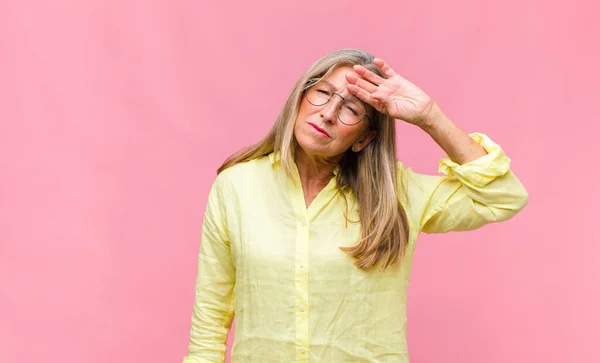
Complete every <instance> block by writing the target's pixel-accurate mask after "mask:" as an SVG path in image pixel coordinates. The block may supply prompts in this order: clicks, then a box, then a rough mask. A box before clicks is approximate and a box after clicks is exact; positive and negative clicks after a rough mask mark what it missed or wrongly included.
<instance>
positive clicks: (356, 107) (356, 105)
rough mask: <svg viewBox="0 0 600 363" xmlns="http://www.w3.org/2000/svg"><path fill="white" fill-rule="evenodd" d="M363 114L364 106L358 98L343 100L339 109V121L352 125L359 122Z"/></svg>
mask: <svg viewBox="0 0 600 363" xmlns="http://www.w3.org/2000/svg"><path fill="white" fill-rule="evenodd" d="M364 114H365V107H364V106H363V105H362V104H361V103H360V102H359V101H358V100H352V99H349V100H345V101H344V102H342V107H341V109H340V114H339V117H340V121H342V122H343V123H345V124H346V125H354V124H357V123H359V122H360V120H361V119H362V118H363V116H364Z"/></svg>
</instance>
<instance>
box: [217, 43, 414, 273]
mask: <svg viewBox="0 0 600 363" xmlns="http://www.w3.org/2000/svg"><path fill="white" fill-rule="evenodd" d="M356 64H360V65H362V66H364V67H366V68H367V69H369V70H371V71H373V72H375V73H376V74H378V75H379V76H381V77H383V78H387V77H386V76H385V75H384V74H383V73H382V72H381V71H380V70H379V68H377V66H376V65H375V64H373V56H372V55H371V54H369V53H367V52H364V51H362V50H359V49H341V50H338V51H335V52H333V53H330V54H328V55H326V56H324V57H323V58H321V59H319V60H318V61H316V62H315V63H314V64H313V65H312V66H311V67H310V68H309V69H308V70H307V71H306V72H305V73H304V74H303V75H302V76H301V77H300V79H298V81H297V82H296V84H295V86H294V88H293V90H292V92H291V94H290V95H289V97H288V99H287V100H286V102H285V104H284V106H283V108H282V109H281V111H280V113H279V115H278V116H277V120H276V121H275V123H274V125H273V127H272V128H271V130H270V131H269V133H268V134H267V135H266V136H265V137H264V138H263V139H262V140H260V141H259V142H257V143H256V144H254V145H252V146H249V147H246V148H244V149H242V150H240V151H238V152H237V153H235V154H233V155H232V156H230V157H229V158H228V159H227V160H226V161H225V162H224V163H223V165H221V166H220V167H219V169H218V171H217V173H220V172H222V171H223V170H225V169H227V168H229V167H231V166H233V165H235V164H237V163H241V162H245V161H250V160H253V159H256V158H260V157H263V156H266V155H268V154H270V153H271V152H279V153H280V157H281V166H282V167H283V168H284V171H285V173H286V174H287V175H288V176H290V177H291V176H292V175H293V163H295V158H294V156H295V150H296V147H297V141H296V138H295V136H294V123H295V121H296V117H297V115H298V111H299V108H300V104H301V102H302V97H303V96H304V90H305V89H306V88H307V86H308V84H309V80H310V79H314V78H324V77H326V76H328V75H329V74H330V73H331V72H332V71H333V70H335V69H336V68H338V67H341V66H353V65H356ZM371 121H372V122H371V123H370V125H369V127H370V128H372V129H375V130H376V131H377V134H376V136H375V138H374V139H373V140H371V142H370V143H369V144H368V145H367V146H366V147H365V148H364V149H363V150H361V151H360V152H359V153H355V152H353V151H351V150H348V151H346V152H345V153H344V154H343V155H342V157H341V159H340V162H339V170H338V174H337V183H336V187H337V189H338V191H339V192H340V194H341V195H344V197H345V193H344V191H345V190H348V189H349V190H350V191H351V192H352V194H353V195H354V197H355V198H356V202H357V205H358V209H359V217H360V226H361V236H360V239H359V241H358V242H357V243H356V244H354V245H352V246H348V247H340V249H341V250H342V251H344V252H345V253H346V254H348V255H349V256H351V257H352V258H353V259H354V264H355V265H356V266H357V267H359V268H363V269H367V268H370V267H373V266H374V265H376V264H377V263H379V262H381V266H382V270H383V269H385V268H387V267H388V266H391V265H394V264H396V263H399V262H400V260H401V257H402V256H403V255H404V252H405V250H406V245H407V243H408V240H409V233H410V228H409V225H408V219H407V216H406V211H405V210H404V208H403V206H402V204H401V203H400V201H399V197H402V195H399V193H401V194H404V193H405V190H406V189H405V186H404V183H400V185H401V187H400V188H398V186H399V184H398V182H397V174H398V171H397V165H396V142H395V140H396V139H395V136H396V127H395V125H396V124H395V120H394V119H393V118H392V117H390V116H388V115H385V114H383V113H380V112H378V111H377V110H375V109H373V117H372V120H371ZM347 206H348V203H347V201H346V207H347ZM345 218H346V222H348V216H347V212H346V213H345ZM355 222H358V221H355Z"/></svg>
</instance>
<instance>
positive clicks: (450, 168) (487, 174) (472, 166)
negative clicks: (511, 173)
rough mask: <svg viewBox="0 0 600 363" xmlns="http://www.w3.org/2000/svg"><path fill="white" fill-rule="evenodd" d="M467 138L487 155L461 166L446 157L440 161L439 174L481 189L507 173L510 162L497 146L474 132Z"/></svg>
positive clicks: (487, 138)
mask: <svg viewBox="0 0 600 363" xmlns="http://www.w3.org/2000/svg"><path fill="white" fill-rule="evenodd" d="M469 136H470V137H471V138H472V139H473V140H475V141H476V142H477V143H478V144H479V145H481V146H483V148H484V149H485V150H486V151H487V152H488V154H487V155H483V156H481V157H479V158H477V159H475V160H472V161H469V162H467V163H464V164H462V165H460V164H457V163H455V162H454V161H452V160H451V159H450V157H448V156H446V157H444V158H443V159H441V160H440V167H439V172H440V173H442V174H446V175H447V176H449V177H451V176H456V177H457V178H458V179H459V181H460V182H461V183H462V184H466V185H471V186H475V187H483V186H486V185H487V184H489V183H490V182H491V181H492V180H494V179H496V178H497V177H499V176H501V175H504V174H506V173H507V172H508V170H509V169H510V161H511V160H510V158H509V157H508V156H506V155H505V154H504V151H503V150H502V148H501V147H500V146H499V145H498V144H496V143H495V142H493V141H492V140H491V139H490V138H489V137H488V136H487V135H485V134H481V133H477V132H474V133H471V134H469Z"/></svg>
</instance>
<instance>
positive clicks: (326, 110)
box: [320, 93, 344, 122]
mask: <svg viewBox="0 0 600 363" xmlns="http://www.w3.org/2000/svg"><path fill="white" fill-rule="evenodd" d="M334 96H337V97H334ZM343 101H344V98H343V97H342V96H340V95H338V94H337V93H334V94H333V96H332V97H331V99H330V100H329V102H327V103H326V104H324V105H323V106H321V112H320V114H321V117H323V118H324V119H325V120H326V121H330V122H334V121H335V120H337V112H338V109H339V107H340V104H341V103H342V102H343Z"/></svg>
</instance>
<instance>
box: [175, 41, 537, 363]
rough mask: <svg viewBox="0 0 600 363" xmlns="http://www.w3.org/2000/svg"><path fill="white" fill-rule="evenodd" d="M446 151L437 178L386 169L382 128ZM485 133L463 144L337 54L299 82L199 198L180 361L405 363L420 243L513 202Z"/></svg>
mask: <svg viewBox="0 0 600 363" xmlns="http://www.w3.org/2000/svg"><path fill="white" fill-rule="evenodd" d="M394 119H399V120H403V121H405V122H408V123H411V124H413V125H415V126H418V127H420V128H421V129H423V130H424V131H425V132H427V133H428V134H429V135H430V136H431V137H432V138H433V140H435V142H437V143H438V144H439V145H440V147H441V148H442V149H443V150H444V151H445V152H446V153H447V155H448V157H446V158H444V159H442V160H441V161H440V171H441V172H443V173H445V174H446V176H429V175H422V174H418V173H415V172H413V171H412V170H411V169H410V168H407V167H405V166H404V165H403V164H402V163H401V162H400V161H397V160H395V155H396V145H395V122H394ZM509 163H510V159H509V158H508V157H507V156H506V155H505V154H504V153H503V151H502V149H501V148H500V147H499V146H498V145H497V144H495V143H494V142H493V141H491V140H490V139H489V138H488V137H487V136H486V135H484V134H478V133H474V134H471V135H467V134H465V133H464V132H463V131H461V130H460V129H459V128H458V127H457V126H455V125H454V124H453V123H452V122H451V121H450V120H449V119H448V118H447V117H446V116H445V115H444V114H443V112H442V111H441V109H440V107H439V106H438V105H437V104H436V103H435V102H434V101H433V100H432V99H431V98H430V97H429V96H428V95H427V94H425V93H424V92H423V91H422V90H421V89H419V88H418V87H417V86H415V85H414V84H412V83H410V82H409V81H408V80H406V79H404V78H403V77H401V76H400V75H398V74H397V73H396V72H394V70H392V68H390V66H389V65H387V64H386V63H385V62H384V61H383V60H381V59H377V58H373V56H371V55H370V54H368V53H365V52H363V51H360V50H357V49H344V50H340V51H336V52H334V53H331V54H329V55H327V56H325V57H324V58H322V59H320V60H319V61H317V62H316V63H315V64H314V65H312V66H311V67H310V69H309V70H308V71H307V72H306V73H305V74H304V75H303V76H302V77H301V78H300V79H299V80H298V82H297V83H296V85H295V87H294V89H293V91H292V93H291V94H290V96H289V98H288V99H287V101H286V103H285V105H284V107H283V109H282V110H281V113H280V114H279V116H278V118H277V121H276V122H275V124H274V126H273V128H272V130H271V131H270V132H269V134H268V135H267V136H266V137H265V138H264V139H263V140H261V141H260V142H258V143H257V144H255V145H253V146H251V147H249V148H246V149H244V150H242V151H240V152H238V153H237V154H234V155H233V156H232V157H230V158H229V159H228V160H227V161H226V162H225V163H224V164H223V165H222V166H221V167H220V168H219V171H218V175H217V178H216V180H215V181H214V184H213V186H212V189H211V191H210V193H209V198H208V203H207V207H206V214H205V217H204V222H203V227H202V241H201V247H200V254H199V260H198V265H199V266H198V278H197V283H196V297H195V304H194V313H193V316H192V328H191V333H190V343H189V349H188V355H187V357H185V358H184V362H188V363H191V362H203V363H204V362H223V361H224V356H225V349H226V345H225V342H226V338H227V334H228V331H229V328H230V327H231V323H232V319H233V317H234V316H235V317H236V329H235V342H234V345H233V350H232V361H234V362H408V351H407V343H406V305H405V303H406V291H407V287H408V282H409V277H410V268H411V262H412V256H413V251H414V248H415V242H416V239H417V235H418V234H419V232H421V231H422V232H426V233H441V232H448V231H463V230H473V229H476V228H478V227H481V226H483V225H485V224H487V223H493V222H500V221H504V220H507V219H509V218H511V217H512V216H513V215H515V214H516V213H517V212H518V211H519V210H521V209H522V208H523V207H524V206H525V205H526V204H527V199H528V194H527V192H526V191H525V189H524V188H523V186H522V185H521V183H520V182H519V180H518V179H517V178H516V177H515V176H514V175H513V173H512V172H511V171H510V170H509Z"/></svg>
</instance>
